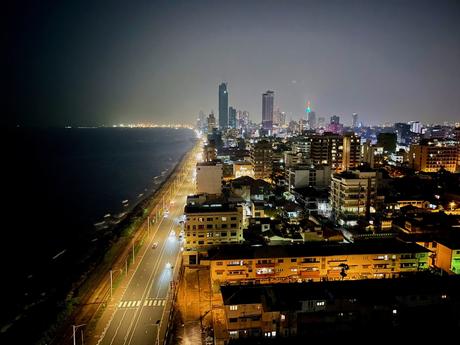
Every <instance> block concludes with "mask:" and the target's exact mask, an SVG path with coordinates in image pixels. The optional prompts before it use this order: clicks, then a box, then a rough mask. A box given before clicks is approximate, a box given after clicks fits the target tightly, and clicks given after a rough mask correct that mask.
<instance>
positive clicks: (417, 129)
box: [410, 121, 422, 134]
mask: <svg viewBox="0 0 460 345" xmlns="http://www.w3.org/2000/svg"><path fill="white" fill-rule="evenodd" d="M410 131H411V132H414V133H417V134H420V133H422V124H421V123H420V122H419V121H411V122H410Z"/></svg>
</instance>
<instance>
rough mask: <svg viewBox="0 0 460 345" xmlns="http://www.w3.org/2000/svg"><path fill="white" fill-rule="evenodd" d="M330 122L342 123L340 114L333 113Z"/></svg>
mask: <svg viewBox="0 0 460 345" xmlns="http://www.w3.org/2000/svg"><path fill="white" fill-rule="evenodd" d="M330 123H331V125H338V124H339V123H340V116H337V115H332V116H331V122H330Z"/></svg>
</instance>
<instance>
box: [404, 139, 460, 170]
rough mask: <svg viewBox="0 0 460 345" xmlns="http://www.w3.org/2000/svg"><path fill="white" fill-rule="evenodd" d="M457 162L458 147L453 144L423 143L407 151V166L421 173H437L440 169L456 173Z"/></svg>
mask: <svg viewBox="0 0 460 345" xmlns="http://www.w3.org/2000/svg"><path fill="white" fill-rule="evenodd" d="M458 160H459V145H458V144H455V143H454V142H441V141H423V142H422V143H420V144H417V145H411V147H410V150H409V164H410V165H411V167H412V168H413V169H415V170H419V171H423V172H437V171H438V170H439V169H441V167H442V168H444V169H446V170H447V171H450V172H456V171H457V170H458V168H459V167H458Z"/></svg>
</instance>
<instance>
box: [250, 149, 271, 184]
mask: <svg viewBox="0 0 460 345" xmlns="http://www.w3.org/2000/svg"><path fill="white" fill-rule="evenodd" d="M251 158H252V164H253V166H254V178H256V179H270V178H271V175H272V171H273V149H272V144H271V143H270V142H269V141H267V140H261V141H259V142H257V143H256V144H254V147H253V148H252V150H251Z"/></svg>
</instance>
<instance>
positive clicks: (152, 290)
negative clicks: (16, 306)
mask: <svg viewBox="0 0 460 345" xmlns="http://www.w3.org/2000/svg"><path fill="white" fill-rule="evenodd" d="M199 148H200V145H199V144H197V145H195V148H194V149H193V150H192V151H190V152H189V153H188V154H187V155H186V156H185V158H184V159H183V161H182V162H181V163H180V165H179V166H178V169H176V172H175V173H173V174H172V175H171V177H170V179H169V180H168V181H167V182H166V183H165V185H164V186H163V191H160V193H158V194H157V197H156V198H155V200H154V202H155V205H154V207H152V209H151V212H150V214H149V220H150V222H147V221H145V222H143V223H142V225H140V227H139V229H138V230H137V232H136V234H137V235H136V236H135V237H134V239H133V241H132V244H131V245H130V246H128V248H126V249H125V251H124V253H123V254H122V255H121V256H120V257H119V258H118V259H117V260H116V261H114V265H113V268H112V273H111V274H112V283H113V289H112V291H110V283H108V282H109V281H110V280H109V279H105V280H103V281H102V282H101V286H95V287H94V296H93V297H92V299H93V300H94V301H97V303H95V304H94V306H96V305H97V307H93V308H91V303H89V310H90V311H86V312H85V311H84V310H82V312H81V313H80V315H77V316H76V317H75V320H74V322H73V323H74V324H75V325H82V326H81V327H80V328H78V329H77V331H76V337H75V338H76V341H75V343H76V344H81V343H82V334H83V342H84V344H89V345H99V344H101V345H102V344H104V345H106V344H111V345H112V344H113V345H116V344H120V345H121V344H123V345H127V344H131V345H134V344H139V345H141V344H157V343H160V344H162V343H163V340H164V338H165V334H166V331H167V326H168V318H169V313H170V310H171V308H172V296H173V294H174V293H175V286H176V284H177V280H178V275H179V271H180V263H181V247H182V239H180V238H179V236H178V235H179V232H180V228H181V226H182V225H181V224H180V223H179V222H180V216H181V215H182V214H183V210H184V205H185V202H186V198H187V195H189V194H193V193H194V191H195V183H194V180H193V179H192V175H193V172H194V167H195V164H196V157H197V153H198V151H197V150H199ZM165 210H169V213H167V214H165V213H164V211H165ZM133 247H134V253H133V251H132V248H133ZM133 258H134V260H133ZM128 260H129V261H131V263H132V264H131V265H130V266H129V268H128V270H127V271H126V268H125V267H127V266H126V263H127V262H128ZM133 261H134V262H133ZM70 331H72V332H70ZM70 331H69V333H67V335H66V341H65V343H66V344H73V328H72V329H70ZM81 331H83V333H81Z"/></svg>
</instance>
